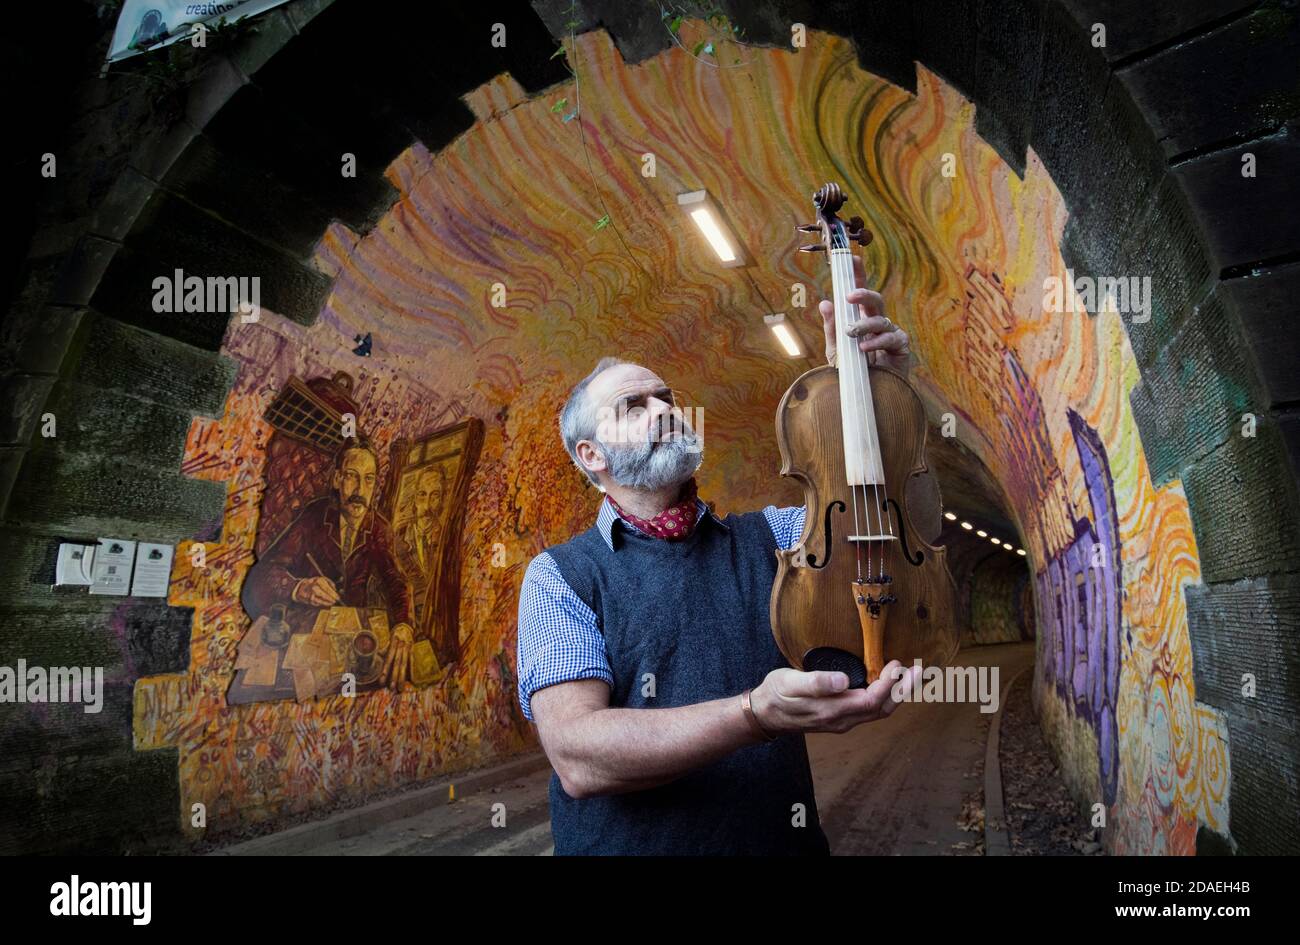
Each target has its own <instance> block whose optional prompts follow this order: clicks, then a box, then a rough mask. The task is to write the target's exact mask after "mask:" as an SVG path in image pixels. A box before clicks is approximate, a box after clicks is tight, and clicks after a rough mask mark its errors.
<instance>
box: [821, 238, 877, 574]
mask: <svg viewBox="0 0 1300 945" xmlns="http://www.w3.org/2000/svg"><path fill="white" fill-rule="evenodd" d="M840 237H841V234H840V231H839V230H838V229H837V231H836V240H835V243H836V248H837V249H847V248H848V246H847V242H845V241H843V240H842V239H841V238H840ZM846 256H847V254H845V253H835V254H834V255H832V257H831V263H832V267H833V271H832V280H833V281H834V282H838V283H839V286H840V291H839V293H838V298H837V301H838V302H841V303H842V304H841V305H839V306H838V309H839V312H840V315H841V317H840V318H839V319H838V323H839V324H837V327H836V330H837V331H838V330H839V326H840V325H843V327H844V332H843V334H841V335H840V337H839V338H838V339H837V346H838V347H840V348H841V349H844V348H846V346H847V350H845V355H846V356H845V357H843V358H841V359H840V364H841V365H842V367H841V381H847V382H848V384H849V385H850V391H851V392H852V393H853V394H855V395H856V396H857V398H858V400H859V401H862V399H863V392H862V390H861V387H862V379H861V376H860V372H861V369H862V365H861V363H860V361H859V356H860V355H861V354H862V352H861V351H860V350H859V349H858V346H857V341H856V339H854V338H853V337H852V336H851V335H849V334H848V325H849V319H850V317H851V315H852V312H853V306H852V305H851V304H850V303H849V302H848V300H847V298H846V296H847V295H848V293H849V292H851V291H852V289H853V261H852V259H851V258H848V259H847V262H848V265H847V266H846V265H845V262H846ZM836 277H838V278H836ZM846 372H847V373H848V374H849V375H851V376H850V377H844V376H843V375H844V374H845V373H846ZM845 447H846V449H847V447H848V444H845ZM857 459H858V462H859V466H858V468H859V470H861V460H862V457H861V456H860V455H859V456H858V457H857ZM846 472H847V470H846ZM858 485H859V484H858V483H853V482H851V483H849V491H850V492H851V493H852V494H853V527H854V532H853V533H854V534H855V535H863V534H868V535H869V534H871V506H870V502H869V500H868V498H867V490H866V485H865V483H864V484H862V511H863V514H864V515H865V517H866V529H865V532H864V529H863V523H862V521H861V519H860V518H859V516H858ZM863 544H864V543H863V542H862V541H854V542H853V546H854V552H855V555H856V557H857V559H858V580H859V581H861V580H862V545H863ZM865 544H866V546H867V577H868V578H870V577H871V568H872V564H873V560H872V559H873V557H874V556H873V554H872V551H873V548H872V543H871V542H870V541H867V542H865Z"/></svg>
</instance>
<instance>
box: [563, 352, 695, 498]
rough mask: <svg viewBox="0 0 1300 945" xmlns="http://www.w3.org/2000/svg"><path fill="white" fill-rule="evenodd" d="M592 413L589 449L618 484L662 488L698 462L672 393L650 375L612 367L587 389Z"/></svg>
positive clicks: (683, 477) (692, 438) (690, 433)
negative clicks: (592, 437)
mask: <svg viewBox="0 0 1300 945" xmlns="http://www.w3.org/2000/svg"><path fill="white" fill-rule="evenodd" d="M587 396H588V397H589V398H591V403H592V404H593V405H594V408H595V413H596V437H595V445H596V447H597V448H598V449H599V450H600V452H601V453H603V454H604V456H605V462H606V471H607V472H608V473H609V475H610V477H611V478H612V479H613V480H614V481H615V482H616V483H618V484H619V485H622V486H628V487H630V488H636V489H662V488H665V487H667V486H671V485H676V484H678V483H681V482H685V481H686V480H687V479H689V478H690V477H691V475H692V474H693V473H694V472H695V470H697V469H698V468H699V467H700V463H701V462H703V459H704V456H703V445H702V443H701V441H700V438H699V437H698V436H696V434H695V432H694V430H692V429H691V426H690V424H689V423H688V422H687V420H686V417H685V415H684V414H683V413H682V410H681V405H680V404H675V403H674V402H673V401H674V397H673V393H672V391H671V390H670V389H669V388H668V386H667V385H666V384H665V383H664V382H663V380H661V379H660V377H659V376H658V375H657V374H655V373H654V372H653V371H650V370H647V369H646V368H643V367H641V366H640V365H636V364H617V365H615V366H614V367H612V368H609V369H607V370H605V371H602V372H601V373H600V374H598V375H597V376H596V377H595V378H594V379H593V380H592V382H591V384H590V385H588V387H587Z"/></svg>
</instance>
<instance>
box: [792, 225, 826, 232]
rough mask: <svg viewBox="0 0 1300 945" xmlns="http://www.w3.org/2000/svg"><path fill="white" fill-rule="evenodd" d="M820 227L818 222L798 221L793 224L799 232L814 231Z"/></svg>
mask: <svg viewBox="0 0 1300 945" xmlns="http://www.w3.org/2000/svg"><path fill="white" fill-rule="evenodd" d="M821 228H822V227H821V224H820V223H800V224H798V225H796V226H795V229H796V230H798V231H799V232H800V233H816V232H818V231H819V230H821Z"/></svg>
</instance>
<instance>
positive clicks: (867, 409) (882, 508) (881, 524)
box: [839, 224, 893, 593]
mask: <svg viewBox="0 0 1300 945" xmlns="http://www.w3.org/2000/svg"><path fill="white" fill-rule="evenodd" d="M841 226H842V224H841ZM844 249H846V250H848V252H845V253H842V254H839V255H840V259H839V265H840V267H841V271H842V273H843V276H842V281H843V284H844V285H845V287H846V288H845V294H846V295H847V293H848V292H851V291H852V290H853V289H855V288H857V285H856V283H855V281H854V274H853V256H852V250H849V247H848V241H847V240H845V241H844ZM848 308H849V311H850V312H851V311H852V306H848ZM848 340H849V342H850V344H851V345H852V350H853V355H854V386H855V388H856V390H855V391H854V393H855V394H856V395H857V398H858V405H859V408H860V410H861V419H862V420H864V421H870V426H868V428H867V430H866V431H865V432H864V435H866V444H865V445H866V456H865V460H866V463H867V466H866V469H865V470H864V472H867V473H869V474H870V475H868V476H864V477H863V478H864V479H866V478H872V479H874V478H875V475H874V473H875V469H876V451H875V449H874V446H873V443H872V437H871V436H870V435H869V433H870V427H871V426H874V421H875V411H874V410H872V409H871V404H870V402H869V401H868V394H867V389H868V385H869V383H870V381H869V379H868V371H869V364H870V360H869V355H868V353H867V352H865V351H863V350H862V349H861V348H859V347H858V339H857V338H856V337H850V338H849V339H848ZM881 478H883V476H882V477H881ZM868 485H869V486H870V487H871V497H872V501H871V502H870V503H868V501H867V487H868ZM885 488H886V487H885V483H883V482H870V483H867V482H864V483H863V486H862V492H863V503H864V505H867V506H868V512H867V524H868V527H869V528H870V527H872V523H871V512H870V508H869V506H871V505H874V506H876V508H875V513H876V527H877V530H876V531H875V532H874V534H876V535H884V534H886V524H885V519H886V517H888V518H889V524H888V529H889V530H888V534H891V535H892V534H893V516H892V515H891V514H890V512H889V505H888V494H887V492H885V491H884V490H885ZM882 493H883V494H882ZM855 494H856V493H855ZM887 551H888V549H887V548H886V547H885V544H884V541H883V540H882V542H881V548H880V563H879V569H878V570H877V572H876V577H877V580H882V579H883V578H884V576H885V557H886V554H887ZM867 555H868V557H867V573H868V574H870V573H871V559H872V557H873V556H872V554H871V544H868V552H867ZM882 593H883V585H882Z"/></svg>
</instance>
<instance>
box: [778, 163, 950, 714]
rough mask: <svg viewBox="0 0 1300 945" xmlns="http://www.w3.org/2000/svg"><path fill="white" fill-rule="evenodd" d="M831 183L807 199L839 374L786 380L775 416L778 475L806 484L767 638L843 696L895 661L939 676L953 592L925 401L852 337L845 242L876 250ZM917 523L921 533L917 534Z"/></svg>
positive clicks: (816, 372) (822, 372) (783, 554)
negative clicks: (838, 674)
mask: <svg viewBox="0 0 1300 945" xmlns="http://www.w3.org/2000/svg"><path fill="white" fill-rule="evenodd" d="M844 200H845V198H844V195H843V193H842V192H841V190H840V187H839V185H838V184H833V183H831V184H826V185H825V186H824V187H822V188H821V189H819V190H818V191H817V192H816V193H815V194H813V204H814V205H815V206H816V208H817V214H818V220H817V222H816V223H810V224H806V225H803V226H799V227H797V229H798V230H800V231H802V232H813V231H817V232H820V233H821V237H822V241H821V243H817V244H812V245H810V246H802V247H800V249H801V251H804V252H825V253H826V256H827V258H828V259H829V261H830V266H831V282H832V287H833V299H834V303H835V339H836V352H837V355H836V362H837V363H836V366H834V367H832V366H829V365H828V366H826V367H819V368H814V369H813V370H811V371H808V372H807V373H805V374H802V375H800V377H799V378H798V379H797V380H795V382H794V383H793V384H791V385H790V389H789V390H787V391H786V392H785V396H783V397H782V398H781V403H780V405H779V406H778V407H777V411H776V438H777V443H778V445H779V446H780V449H781V475H783V476H792V477H793V478H795V479H796V480H798V481H799V482H800V483H801V484H802V485H803V489H804V502H805V504H806V506H807V509H808V513H807V517H806V519H805V520H804V528H803V534H802V535H801V536H800V539H799V542H798V543H797V544H796V545H795V547H794V548H792V549H790V550H788V551H786V550H780V549H778V550H777V552H776V555H777V559H778V561H777V574H776V581H775V582H774V583H773V585H772V599H771V619H772V633H773V635H774V636H775V637H776V642H777V645H778V646H779V647H780V648H781V652H782V653H783V654H784V656H785V658H786V659H787V660H788V661H789V663H790V665H791V666H793V667H795V668H798V669H803V670H804V671H808V672H811V671H814V670H840V671H842V672H844V673H846V674H847V675H848V677H849V685H850V687H855V688H861V687H864V686H866V685H867V684H869V683H870V682H872V681H874V680H876V679H878V678H879V677H880V674H881V670H882V669H883V668H884V666H885V664H886V663H888V662H889V661H890V660H895V659H897V660H900V661H902V663H903V665H904V667H905V668H910V667H911V665H912V663H913V661H914V660H916V659H920V660H921V661H922V664H923V665H924V666H926V667H928V666H939V667H942V666H943V665H945V664H946V663H948V662H950V661H951V660H952V658H953V657H954V656H955V654H956V652H957V646H958V643H959V637H958V628H957V619H956V618H957V586H956V584H955V582H954V581H953V579H952V575H951V574H950V573H949V571H948V563H947V555H946V549H944V548H941V547H935V546H933V545H931V544H930V543H929V541H928V540H927V536H928V538H929V539H933V538H935V537H937V536H938V533H939V529H940V526H941V521H940V515H941V512H942V505H941V500H940V498H939V492H938V484H937V482H936V481H935V479H934V476H933V475H932V474H931V473H930V472H929V468H928V467H927V465H926V461H925V441H926V421H925V409H924V407H923V406H922V404H921V398H920V397H919V396H918V395H917V393H916V391H915V390H914V389H913V388H912V385H911V384H910V383H909V382H908V380H907V379H906V378H905V377H904V376H903V375H901V374H899V373H898V372H897V371H894V370H892V369H890V368H887V367H884V366H879V365H877V366H873V365H870V364H868V360H867V352H864V351H862V350H861V349H860V348H859V347H858V339H857V338H856V337H853V336H850V335H849V334H848V333H847V332H848V329H849V327H850V326H851V325H852V324H853V322H854V321H856V316H855V312H856V306H855V305H854V304H852V303H850V302H848V301H846V300H845V296H846V295H847V294H848V293H849V292H851V291H853V290H854V289H855V288H857V286H856V285H855V279H854V273H853V256H852V253H853V250H852V249H850V244H851V243H854V242H856V243H860V244H862V245H863V246H865V245H867V244H868V243H869V242H871V233H870V232H869V231H868V230H866V229H865V227H864V225H863V222H862V219H861V218H860V217H853V218H852V219H851V220H850V221H849V222H848V224H845V223H844V221H842V220H840V219H839V218H838V217H837V216H836V212H837V211H838V210H839V209H840V208H841V207H842V206H843V205H844ZM918 524H919V525H920V526H921V527H920V528H918Z"/></svg>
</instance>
